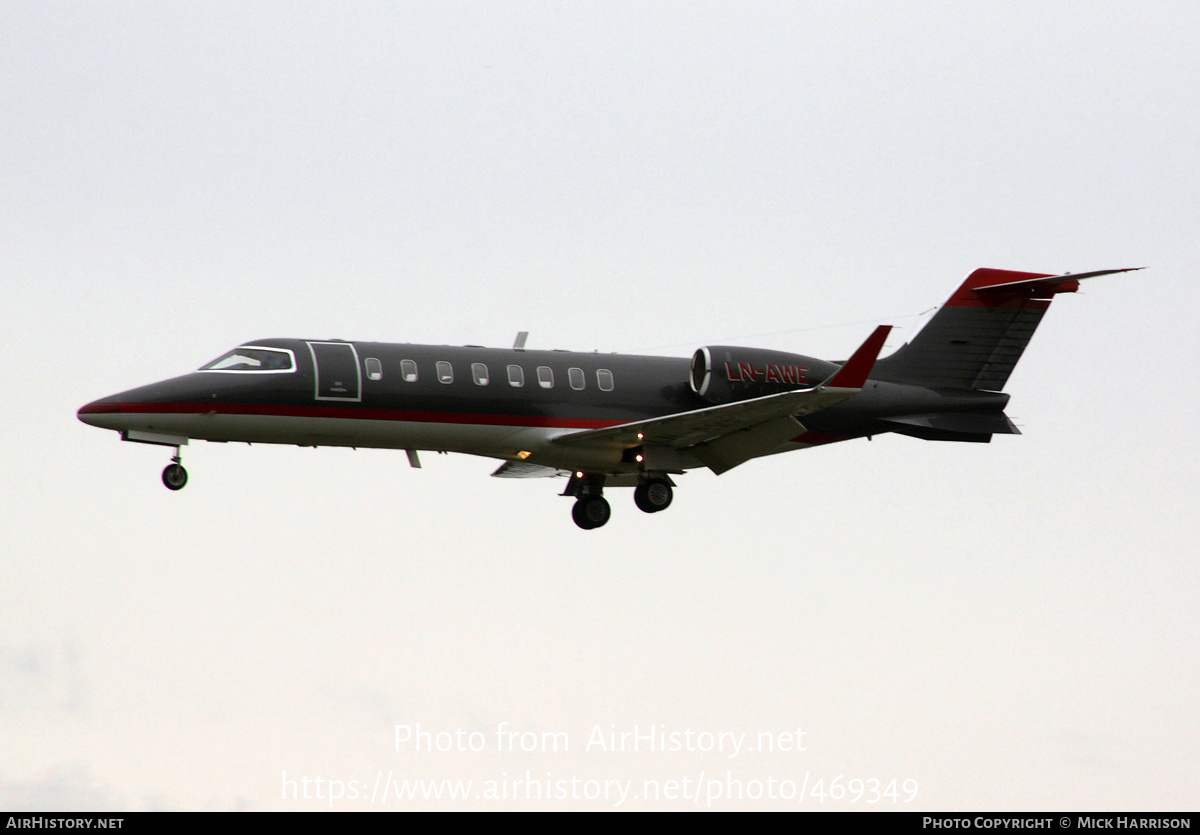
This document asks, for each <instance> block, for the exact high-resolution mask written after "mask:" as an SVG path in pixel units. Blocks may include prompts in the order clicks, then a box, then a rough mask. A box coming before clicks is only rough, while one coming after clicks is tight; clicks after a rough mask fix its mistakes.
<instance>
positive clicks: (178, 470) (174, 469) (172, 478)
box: [162, 451, 187, 490]
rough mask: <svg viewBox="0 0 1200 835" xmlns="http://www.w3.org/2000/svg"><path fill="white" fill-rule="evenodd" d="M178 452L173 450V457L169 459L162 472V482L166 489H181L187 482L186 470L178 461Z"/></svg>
mask: <svg viewBox="0 0 1200 835" xmlns="http://www.w3.org/2000/svg"><path fill="white" fill-rule="evenodd" d="M180 460H181V459H180V456H179V452H178V451H176V452H175V457H174V458H172V459H171V463H170V464H168V465H167V466H166V467H165V468H164V469H163V472H162V482H163V484H165V485H166V487H167V489H168V490H182V489H183V488H184V485H186V484H187V470H185V469H184V468H183V464H181V463H179V462H180Z"/></svg>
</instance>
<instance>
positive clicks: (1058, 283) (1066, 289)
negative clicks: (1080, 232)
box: [974, 267, 1145, 296]
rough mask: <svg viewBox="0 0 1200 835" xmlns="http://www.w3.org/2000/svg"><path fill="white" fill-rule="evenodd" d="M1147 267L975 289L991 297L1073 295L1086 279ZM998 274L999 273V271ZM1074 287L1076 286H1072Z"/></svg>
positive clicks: (1068, 274) (1051, 276)
mask: <svg viewBox="0 0 1200 835" xmlns="http://www.w3.org/2000/svg"><path fill="white" fill-rule="evenodd" d="M1142 269H1145V267H1124V268H1122V269H1119V270H1093V271H1092V272H1090V273H1064V274H1063V275H1047V276H1042V277H1040V278H1028V279H1024V280H1023V281H1005V282H1003V283H1000V284H985V285H983V286H981V287H975V288H974V291H975V292H976V293H983V294H985V295H991V294H995V293H1014V292H1020V293H1026V294H1028V295H1033V296H1038V295H1051V294H1053V293H1073V292H1075V290H1077V289H1078V287H1079V282H1080V281H1081V280H1082V279H1085V278H1096V277H1097V276H1101V275H1115V274H1117V273H1131V272H1136V271H1138V270H1142ZM997 272H998V271H997ZM1072 285H1074V286H1072Z"/></svg>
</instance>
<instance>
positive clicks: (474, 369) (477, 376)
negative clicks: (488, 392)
mask: <svg viewBox="0 0 1200 835" xmlns="http://www.w3.org/2000/svg"><path fill="white" fill-rule="evenodd" d="M471 379H472V380H474V381H475V385H477V386H486V385H487V384H488V367H487V366H486V365H484V364H483V363H482V362H473V363H471Z"/></svg>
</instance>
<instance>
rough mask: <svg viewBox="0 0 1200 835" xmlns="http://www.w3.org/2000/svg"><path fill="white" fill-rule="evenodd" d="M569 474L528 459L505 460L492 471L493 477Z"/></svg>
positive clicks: (544, 476) (532, 476)
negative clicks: (533, 462) (531, 462)
mask: <svg viewBox="0 0 1200 835" xmlns="http://www.w3.org/2000/svg"><path fill="white" fill-rule="evenodd" d="M568 475H570V473H569V472H568V471H567V470H560V469H558V468H557V467H544V466H542V465H541V464H530V463H529V462H528V461H505V462H504V463H503V464H501V465H500V466H499V467H498V468H497V469H496V472H494V473H492V477H493V478H556V477H558V476H568Z"/></svg>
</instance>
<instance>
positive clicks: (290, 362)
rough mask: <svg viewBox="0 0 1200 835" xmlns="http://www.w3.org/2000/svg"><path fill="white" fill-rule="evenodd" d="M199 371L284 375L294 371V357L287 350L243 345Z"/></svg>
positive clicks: (203, 366) (201, 367)
mask: <svg viewBox="0 0 1200 835" xmlns="http://www.w3.org/2000/svg"><path fill="white" fill-rule="evenodd" d="M200 370H201V371H237V372H240V373H245V372H255V371H257V372H258V373H260V374H263V373H267V374H286V373H288V372H291V371H295V370H296V357H295V355H294V354H293V353H292V352H291V351H290V350H288V349H287V348H263V347H261V346H259V345H243V346H241V347H240V348H234V349H233V350H232V351H230V352H229V353H227V354H222V355H221V356H219V357H217V358H216V359H215V360H213V361H212V362H210V363H207V364H206V365H202V366H200Z"/></svg>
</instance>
